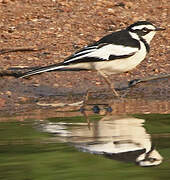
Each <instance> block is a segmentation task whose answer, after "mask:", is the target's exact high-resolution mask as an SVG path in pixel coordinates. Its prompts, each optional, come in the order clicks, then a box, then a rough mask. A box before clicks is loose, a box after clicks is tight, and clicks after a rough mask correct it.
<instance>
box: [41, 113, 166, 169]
mask: <svg viewBox="0 0 170 180" xmlns="http://www.w3.org/2000/svg"><path fill="white" fill-rule="evenodd" d="M144 122H145V120H143V119H138V118H133V117H123V118H120V117H115V116H105V117H104V118H102V119H101V120H99V121H94V122H92V123H91V129H90V130H89V129H88V127H87V123H50V122H47V123H45V124H40V128H41V130H42V131H44V132H48V133H54V134H57V137H59V139H60V140H61V141H62V142H69V143H71V144H73V145H74V146H75V147H77V148H78V149H80V150H81V151H84V152H90V153H94V154H103V155H105V156H106V157H109V158H112V159H115V160H121V161H132V162H133V161H134V162H136V163H137V164H139V165H140V166H154V165H159V164H160V163H161V162H162V160H163V158H162V156H161V155H160V154H159V152H158V151H157V150H156V149H155V148H154V147H153V145H152V142H151V137H150V135H149V134H148V133H147V132H146V130H145V128H144V127H143V123H144Z"/></svg>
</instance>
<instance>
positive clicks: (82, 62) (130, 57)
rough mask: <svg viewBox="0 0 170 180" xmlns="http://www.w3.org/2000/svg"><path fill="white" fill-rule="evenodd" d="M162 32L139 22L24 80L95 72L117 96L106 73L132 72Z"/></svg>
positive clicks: (149, 24)
mask: <svg viewBox="0 0 170 180" xmlns="http://www.w3.org/2000/svg"><path fill="white" fill-rule="evenodd" d="M160 30H164V29H163V28H159V27H156V26H155V25H153V24H152V23H151V22H147V21H138V22H136V23H134V24H132V25H130V26H128V27H127V28H126V29H123V30H121V31H116V32H113V33H111V34H109V35H106V36H104V37H103V38H101V39H100V40H99V41H97V42H95V43H93V44H91V45H88V46H85V47H84V48H83V49H80V50H79V51H77V52H75V53H74V54H72V55H71V56H69V57H68V58H66V59H65V60H64V61H63V62H61V63H58V64H53V65H49V66H45V67H40V68H37V69H34V70H31V71H28V72H26V73H24V74H22V75H21V76H20V77H27V76H31V75H35V74H39V73H43V72H49V71H66V70H69V71H79V70H95V71H97V72H98V73H99V74H100V75H101V76H103V78H104V79H105V80H106V82H107V83H108V84H109V86H110V88H111V89H112V91H113V93H114V94H115V95H116V96H118V93H117V92H116V91H115V89H114V85H113V83H111V82H110V80H109V79H108V77H107V76H108V75H109V74H118V73H123V72H127V71H130V70H132V69H133V68H135V67H136V66H137V65H138V64H140V63H141V61H143V60H144V59H145V57H146V55H147V53H148V52H149V50H150V46H149V44H150V42H151V40H152V38H153V37H154V35H155V33H156V32H157V31H160Z"/></svg>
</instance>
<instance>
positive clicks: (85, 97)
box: [80, 90, 90, 130]
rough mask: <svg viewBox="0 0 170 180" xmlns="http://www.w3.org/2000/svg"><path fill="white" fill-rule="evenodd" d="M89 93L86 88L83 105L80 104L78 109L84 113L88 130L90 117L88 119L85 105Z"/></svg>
mask: <svg viewBox="0 0 170 180" xmlns="http://www.w3.org/2000/svg"><path fill="white" fill-rule="evenodd" d="M89 95H90V92H89V90H87V92H86V95H85V96H84V100H83V105H82V106H81V110H80V111H81V113H82V114H83V115H84V117H85V119H86V121H87V125H88V128H89V130H90V119H89V117H88V115H87V114H86V106H87V101H88V99H89Z"/></svg>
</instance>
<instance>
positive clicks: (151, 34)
mask: <svg viewBox="0 0 170 180" xmlns="http://www.w3.org/2000/svg"><path fill="white" fill-rule="evenodd" d="M155 34H156V31H151V32H150V33H148V34H146V35H145V36H142V38H143V39H145V41H146V42H147V43H148V44H150V42H151V40H152V39H153V37H154V36H155Z"/></svg>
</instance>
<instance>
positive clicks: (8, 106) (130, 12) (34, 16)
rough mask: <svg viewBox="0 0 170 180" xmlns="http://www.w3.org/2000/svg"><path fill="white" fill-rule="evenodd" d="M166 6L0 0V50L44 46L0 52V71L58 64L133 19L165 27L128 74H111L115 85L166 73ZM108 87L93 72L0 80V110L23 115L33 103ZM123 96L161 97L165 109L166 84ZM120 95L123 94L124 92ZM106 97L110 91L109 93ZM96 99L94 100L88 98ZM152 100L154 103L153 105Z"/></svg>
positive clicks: (162, 1)
mask: <svg viewBox="0 0 170 180" xmlns="http://www.w3.org/2000/svg"><path fill="white" fill-rule="evenodd" d="M168 12H170V3H169V1H168V0H127V1H125V0H122V1H120V0H114V1H113V0H69V1H68V0H0V17H1V19H0V52H1V51H2V50H4V49H9V48H20V47H21V48H27V47H34V48H43V49H41V50H38V51H28V52H27V51H25V52H24V51H21V52H10V53H1V54H0V68H1V69H7V68H11V67H32V66H44V65H49V64H53V63H58V62H61V61H63V60H64V59H65V58H66V57H67V56H69V55H71V54H72V53H73V52H74V51H76V50H78V49H79V48H82V47H83V46H85V45H87V44H89V43H92V42H94V41H96V40H98V39H100V38H101V37H102V36H104V35H106V34H109V33H111V32H112V31H115V30H118V29H123V28H125V27H126V26H127V25H130V24H132V23H134V22H135V21H138V20H147V21H151V22H153V23H154V24H155V25H157V26H161V27H164V28H166V30H165V31H161V32H159V33H157V35H156V36H155V37H154V39H153V41H152V43H151V51H150V53H149V55H148V56H147V57H146V59H145V60H144V61H143V62H142V63H141V64H140V65H139V66H138V67H137V68H136V69H134V70H133V71H131V72H128V73H124V74H120V75H113V76H110V79H111V80H112V81H114V82H115V83H116V87H121V86H122V84H123V85H124V83H126V82H127V81H129V80H131V79H135V78H142V77H146V76H147V77H148V76H154V75H158V74H167V73H170V60H169V57H170V44H169V40H170V28H169V27H170V25H169V22H170V20H169V14H168ZM88 88H90V89H91V90H92V91H95V95H93V96H95V97H97V98H99V96H100V95H99V93H97V92H98V91H102V92H103V93H102V97H100V98H101V99H102V98H103V99H105V98H106V97H110V96H109V95H108V96H106V94H107V91H108V90H107V85H106V84H105V83H104V81H103V80H102V79H101V78H100V77H99V76H97V74H96V73H95V72H57V73H55V72H51V73H44V74H41V75H37V76H34V77H31V78H29V79H16V78H14V77H7V76H2V77H0V112H1V113H2V114H3V113H4V112H5V113H7V114H12V113H19V112H25V111H27V110H28V109H29V110H30V111H31V109H33V108H36V103H37V102H39V101H44V102H51V101H55V102H61V101H62V102H64V101H67V100H70V101H74V100H80V99H81V98H82V96H83V95H84V93H85V92H86V90H87V89H88ZM128 92H129V94H128V98H130V97H131V98H136V97H140V98H141V97H142V98H144V99H148V98H150V97H152V99H155V100H157V99H159V100H160V99H161V100H163V101H165V100H166V102H167V104H166V105H167V109H166V111H165V112H164V113H167V112H169V111H168V109H170V103H169V100H170V93H169V92H170V80H169V79H168V78H166V79H163V80H157V81H154V82H152V83H146V84H145V85H138V86H137V87H135V88H133V90H128ZM123 93H124V92H123ZM108 94H109V93H108ZM93 99H95V98H93ZM155 102H156V101H155Z"/></svg>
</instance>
